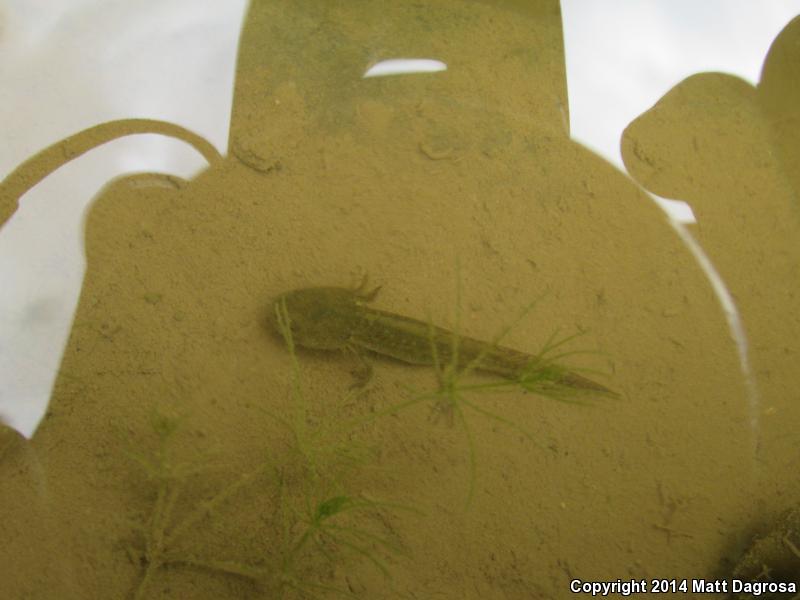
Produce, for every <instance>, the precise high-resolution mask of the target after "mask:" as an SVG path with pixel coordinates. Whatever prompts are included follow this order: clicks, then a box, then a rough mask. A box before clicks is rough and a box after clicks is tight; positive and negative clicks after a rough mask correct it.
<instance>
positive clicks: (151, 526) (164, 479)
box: [127, 411, 264, 600]
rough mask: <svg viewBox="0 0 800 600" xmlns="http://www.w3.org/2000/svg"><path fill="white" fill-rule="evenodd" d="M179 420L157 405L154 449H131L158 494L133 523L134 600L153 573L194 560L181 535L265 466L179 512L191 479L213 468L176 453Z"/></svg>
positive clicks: (130, 549)
mask: <svg viewBox="0 0 800 600" xmlns="http://www.w3.org/2000/svg"><path fill="white" fill-rule="evenodd" d="M180 423H181V419H179V418H176V417H170V416H166V415H165V414H163V413H160V412H158V411H154V412H153V414H152V415H151V418H150V424H151V426H152V428H153V431H154V433H155V434H156V437H157V445H156V449H155V451H154V452H153V453H152V455H146V454H143V453H141V452H138V451H137V452H133V451H130V452H128V455H129V456H130V457H131V458H132V459H133V460H134V461H135V462H136V463H137V464H138V465H139V466H140V467H141V468H142V469H143V470H144V472H145V474H146V475H147V477H148V480H150V481H151V482H152V483H153V484H154V487H155V500H154V502H153V506H152V508H151V510H150V513H149V515H148V516H147V517H146V518H145V519H144V521H143V522H139V523H134V524H133V529H134V532H135V540H133V541H132V542H131V543H129V544H127V551H128V555H129V556H130V557H131V558H132V559H133V560H134V562H135V563H137V564H139V565H141V568H142V573H141V577H140V579H139V583H138V584H137V586H136V589H135V591H134V595H133V598H134V600H141V599H143V598H145V597H146V595H147V591H148V590H149V588H150V585H151V583H152V580H153V578H154V577H155V575H156V573H157V572H158V571H159V570H160V569H162V568H163V567H165V566H169V565H179V564H188V563H190V562H191V560H190V559H189V558H188V556H187V555H186V554H185V553H183V552H182V551H181V549H180V547H179V543H180V541H181V540H182V539H183V538H185V537H186V536H187V534H189V533H191V532H193V531H195V530H196V529H197V528H199V527H200V526H201V524H202V522H203V521H204V520H206V519H207V518H208V517H209V515H210V514H212V513H213V512H214V511H216V510H217V509H218V508H219V507H220V506H221V505H222V504H224V503H225V502H227V501H228V500H229V499H230V498H231V497H233V496H234V495H235V494H236V493H237V492H238V491H239V490H241V489H242V488H243V487H244V486H246V485H248V484H249V483H251V482H252V481H253V480H255V479H256V478H257V477H258V476H259V475H261V474H262V473H263V471H264V468H263V467H262V466H260V467H259V468H257V469H255V470H253V471H250V472H248V473H245V474H244V475H241V476H239V477H238V478H237V479H235V480H234V481H233V482H231V483H229V484H227V485H225V486H223V487H222V488H221V489H219V490H218V491H217V492H216V493H215V494H213V495H212V496H211V497H210V498H208V499H206V500H204V501H201V502H198V503H196V504H195V506H194V507H193V508H191V509H190V510H189V512H188V513H187V514H185V515H183V516H182V517H179V516H177V515H176V512H177V511H176V506H177V505H178V504H179V501H180V500H181V497H182V496H183V495H185V492H186V488H187V483H188V481H189V479H191V478H192V477H193V476H196V475H199V474H201V473H203V472H205V471H206V470H207V469H208V464H206V463H202V462H200V461H197V462H179V461H178V460H177V459H176V457H175V453H174V451H173V443H174V439H175V434H176V432H177V431H178V429H179V427H180Z"/></svg>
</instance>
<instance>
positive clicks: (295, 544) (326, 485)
mask: <svg viewBox="0 0 800 600" xmlns="http://www.w3.org/2000/svg"><path fill="white" fill-rule="evenodd" d="M335 289H338V288H335ZM460 294H461V291H460V288H459V290H458V297H457V303H456V319H455V321H456V322H455V328H454V331H453V332H452V333H450V332H448V334H449V336H448V338H447V344H446V345H444V344H443V343H442V339H441V337H440V336H441V332H442V331H445V330H441V329H438V328H435V327H434V326H433V325H427V327H426V333H425V335H424V338H423V341H424V343H425V344H427V345H428V351H429V352H430V355H431V363H432V367H433V372H434V373H435V386H434V387H433V388H432V389H428V390H417V389H410V388H406V393H407V395H408V397H407V399H406V400H403V401H401V402H398V403H395V404H393V405H390V406H388V407H385V408H383V409H381V410H378V411H376V412H374V413H372V414H371V415H370V416H369V417H360V418H358V417H357V418H355V419H353V418H350V419H347V420H345V419H340V420H337V419H322V420H318V419H314V418H312V416H311V414H310V412H311V411H310V404H309V402H308V400H307V398H306V396H305V392H304V389H303V382H302V377H301V368H300V364H299V361H298V357H297V352H296V346H295V345H296V340H295V338H294V334H295V332H296V331H297V329H296V328H294V327H293V326H292V314H291V313H290V310H289V309H288V308H287V304H286V302H285V300H284V301H281V302H276V303H275V304H274V305H273V308H274V310H275V313H274V316H273V319H274V321H273V322H274V324H275V327H276V328H277V330H278V331H279V333H280V335H281V336H282V338H283V340H284V343H285V345H286V347H287V349H288V351H289V357H290V361H291V362H290V365H291V377H290V388H289V399H290V403H289V409H288V410H287V411H286V412H282V413H280V414H278V413H275V412H274V411H271V410H267V409H264V412H265V413H266V414H267V415H268V417H269V418H270V419H271V420H272V421H274V422H275V423H277V424H278V425H279V431H282V432H283V434H284V436H283V442H282V443H281V442H279V441H278V440H279V439H280V436H278V437H277V438H276V437H275V436H271V439H272V446H271V449H270V451H269V455H267V453H266V452H265V455H264V457H263V459H262V460H261V461H259V463H258V464H256V465H255V467H253V468H252V469H251V470H249V471H248V472H246V473H244V474H241V475H239V476H238V477H234V478H232V479H231V480H229V481H227V482H223V483H214V482H216V481H217V479H214V478H213V477H209V471H210V470H211V469H210V465H209V461H208V460H206V459H203V458H202V457H197V458H195V459H193V460H190V461H181V460H179V458H178V454H179V452H177V451H176V443H175V442H176V438H177V437H180V436H179V433H180V429H181V422H182V421H181V419H178V418H173V417H168V416H165V415H163V414H161V413H159V412H155V413H153V415H152V416H151V419H150V424H151V427H152V431H153V434H154V435H155V438H156V439H155V446H154V449H152V450H151V451H150V452H142V451H141V450H137V451H135V452H129V455H130V456H131V457H132V459H133V460H134V461H135V462H136V463H137V464H138V465H139V466H140V467H141V469H142V471H143V472H144V474H145V475H146V477H147V481H148V482H149V484H148V490H149V491H148V494H149V495H150V496H151V500H150V507H149V509H148V511H147V512H146V514H145V515H143V516H141V518H140V519H138V520H137V522H136V523H134V524H133V525H132V535H131V536H130V539H128V540H126V543H125V548H126V550H127V553H128V556H129V557H130V558H131V560H132V561H133V562H134V564H135V565H137V566H138V567H139V569H140V572H139V575H138V579H137V582H136V583H135V589H134V592H133V598H134V600H143V599H144V598H147V597H149V596H148V594H150V593H151V592H152V591H153V588H154V582H155V581H156V580H157V578H158V575H159V572H160V571H161V570H162V569H164V568H170V569H173V568H183V569H192V570H195V571H201V572H205V573H208V574H216V575H218V576H223V577H230V578H234V579H235V580H237V581H239V582H242V581H244V582H250V584H251V585H253V586H254V587H255V588H256V589H258V590H261V591H262V592H263V593H264V594H265V595H266V596H267V597H270V598H311V599H315V598H329V597H346V598H347V597H349V598H358V597H363V595H361V594H360V593H356V591H354V589H353V588H352V586H351V579H350V578H349V576H347V575H346V574H348V573H352V572H354V571H353V570H354V569H358V570H359V571H358V572H361V565H363V566H365V567H367V569H368V570H371V571H372V572H373V573H375V574H380V576H381V577H380V578H381V579H383V580H384V581H386V582H387V583H388V584H391V580H392V565H393V564H394V562H395V561H396V560H397V559H400V558H401V557H403V556H405V555H406V551H405V549H404V546H403V544H402V543H401V540H400V538H399V537H398V535H397V534H396V533H395V532H394V528H393V527H392V526H391V525H390V523H391V521H392V518H393V517H394V516H396V515H397V514H398V512H400V511H403V512H410V513H413V514H416V515H421V514H422V513H421V512H420V511H419V510H417V509H416V508H414V507H410V506H407V505H403V504H400V503H396V502H391V501H379V500H375V499H372V498H370V497H369V495H368V494H367V493H365V492H364V489H363V484H359V481H364V473H365V472H366V471H367V470H368V469H371V468H376V467H378V465H376V455H375V453H373V452H372V451H371V449H370V448H369V447H368V446H367V445H366V444H364V443H362V442H360V441H359V438H358V436H356V435H353V434H354V431H355V429H356V428H357V427H359V426H360V427H363V426H365V425H368V424H370V423H372V422H374V421H375V420H376V419H379V418H381V417H383V416H387V415H390V414H397V413H400V412H402V411H403V410H405V409H407V408H410V407H413V406H415V405H418V404H423V403H428V404H429V405H430V406H431V419H432V420H433V421H437V420H439V419H440V418H444V419H446V420H447V421H448V422H450V423H451V424H456V423H457V424H458V426H459V427H460V428H461V429H462V430H463V432H464V435H465V437H466V439H467V447H468V453H469V491H468V493H467V495H466V503H467V505H469V504H470V502H471V501H472V497H473V495H474V491H475V479H476V472H477V458H476V454H477V452H476V448H475V439H474V434H473V428H472V425H471V416H470V414H472V415H478V416H479V417H483V418H486V419H489V420H491V421H493V422H496V423H500V424H502V425H503V426H506V427H508V428H511V429H514V430H516V431H518V432H520V433H522V434H523V435H524V436H525V437H526V438H527V439H529V440H532V441H534V442H536V438H535V436H534V435H533V434H532V433H531V432H530V431H528V430H527V429H526V428H525V426H524V425H522V424H520V423H517V422H515V421H513V420H511V419H509V418H506V417H505V416H503V415H502V414H499V413H497V412H495V411H493V410H490V409H488V408H486V407H485V406H484V405H483V403H481V402H480V400H479V395H480V394H485V393H487V392H492V393H499V392H507V391H516V392H517V393H534V394H538V395H542V396H546V397H549V398H554V399H557V400H562V401H577V402H582V401H585V400H586V399H587V398H588V397H589V395H597V394H600V395H605V396H612V397H613V396H615V394H614V393H613V392H611V391H610V390H607V389H606V388H604V387H603V386H600V385H599V384H595V383H594V382H592V381H591V380H588V379H585V378H583V377H581V376H580V375H577V374H576V373H575V372H574V370H570V369H567V368H566V367H565V366H564V365H563V364H562V361H563V359H565V358H567V357H569V356H571V355H573V354H577V352H572V351H565V350H564V349H563V348H564V347H565V346H566V344H567V343H568V342H570V341H572V340H573V339H574V337H575V336H570V337H565V338H558V337H557V335H556V334H554V335H553V336H552V337H551V338H550V339H549V340H548V341H547V342H546V343H545V344H544V346H543V347H542V349H541V351H540V352H539V353H537V354H536V355H525V356H526V357H527V362H526V364H525V365H524V368H520V369H518V370H515V371H514V372H511V373H507V374H506V376H504V377H497V376H494V377H488V378H487V377H486V376H482V377H480V378H476V377H472V376H471V375H473V372H475V371H484V372H485V371H486V369H485V368H483V367H484V366H485V364H486V363H485V362H484V361H485V360H486V359H487V356H490V355H491V354H492V352H495V351H496V350H497V348H501V347H500V346H499V343H500V341H501V340H502V339H503V338H504V337H505V336H506V334H507V333H508V332H509V331H511V330H512V329H513V327H514V326H515V325H516V324H517V323H518V322H519V321H520V320H521V319H522V318H524V317H525V315H526V314H528V312H529V311H530V310H531V309H532V308H533V307H534V306H535V305H536V302H532V303H531V304H530V305H529V306H528V307H526V308H525V310H524V311H523V312H522V314H521V315H520V316H519V318H518V319H517V320H515V321H514V322H513V323H511V324H509V325H508V326H507V327H505V328H504V329H503V330H502V331H500V332H499V334H498V335H497V336H496V337H495V338H494V339H493V340H492V341H491V342H489V343H481V344H482V346H481V350H480V351H479V352H474V351H471V350H472V349H470V351H468V352H466V353H465V352H464V344H465V340H469V339H470V338H465V337H462V336H461V335H460V333H459V331H460V329H459V326H460V303H461V298H460ZM437 336H439V337H438V338H437ZM465 354H466V357H465ZM318 421H320V422H318ZM378 472H380V471H378ZM218 476H219V475H218V474H217V477H218ZM209 488H212V489H211V491H208V490H209ZM213 488H215V489H213ZM201 490H204V491H201ZM195 498H202V499H199V500H197V499H195ZM242 511H244V512H246V513H247V514H253V515H257V517H258V519H257V520H258V522H259V523H260V524H261V525H262V526H261V527H260V528H259V529H258V530H257V531H255V532H248V535H251V536H255V541H254V542H253V543H251V544H248V545H247V548H249V549H251V550H250V551H251V553H252V552H253V550H252V549H253V548H260V549H261V551H260V552H259V553H258V554H257V555H253V556H250V555H245V556H242V554H241V553H238V554H237V550H238V549H239V548H240V547H241V540H240V539H238V538H237V535H241V533H238V534H237V532H236V531H235V528H234V527H233V526H232V525H231V527H229V524H230V523H231V521H230V519H231V518H235V516H236V515H237V514H240V513H241V512H242ZM231 528H232V529H234V530H230V531H229V529H231ZM204 534H205V535H206V536H208V535H212V536H214V543H213V544H211V545H204V544H203V543H202V542H198V540H200V539H202V537H203V535H204ZM193 542H194V543H193ZM212 548H213V549H212ZM232 557H236V558H232ZM344 582H346V583H344ZM240 585H241V583H240Z"/></svg>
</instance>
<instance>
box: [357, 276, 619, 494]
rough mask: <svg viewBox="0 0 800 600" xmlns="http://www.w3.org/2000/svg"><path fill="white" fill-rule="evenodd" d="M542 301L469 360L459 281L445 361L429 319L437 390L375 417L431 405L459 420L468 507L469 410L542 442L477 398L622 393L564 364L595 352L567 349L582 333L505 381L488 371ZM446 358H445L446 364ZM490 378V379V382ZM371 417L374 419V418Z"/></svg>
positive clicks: (472, 455)
mask: <svg viewBox="0 0 800 600" xmlns="http://www.w3.org/2000/svg"><path fill="white" fill-rule="evenodd" d="M541 299H542V297H539V298H537V299H535V300H533V301H532V302H530V303H529V304H528V305H527V306H526V307H525V308H524V309H523V310H522V311H521V313H520V314H519V316H518V317H517V318H516V319H514V320H513V321H512V322H511V323H509V324H508V325H506V326H505V327H503V328H502V329H501V330H500V331H499V332H498V333H497V335H495V337H494V338H493V339H492V340H491V342H489V343H488V344H483V345H482V350H481V351H480V352H478V353H477V354H474V356H472V357H471V358H469V359H468V360H463V359H462V356H461V344H462V340H464V339H468V338H464V337H462V335H461V333H460V332H461V328H460V325H461V279H460V277H458V278H457V286H456V303H455V323H454V328H453V331H452V334H451V335H450V336H449V342H450V343H449V351H448V352H446V356H445V357H442V356H440V354H442V352H441V348H442V345H441V340H437V339H436V336H438V335H441V331H442V330H441V329H439V328H436V327H434V326H433V325H432V324H431V320H430V319H428V323H429V328H428V341H429V344H430V352H431V354H432V356H433V368H434V373H435V375H436V386H435V388H434V389H432V390H427V391H419V390H416V389H412V388H406V389H407V392H408V393H409V398H408V399H407V400H405V401H403V402H400V403H397V404H394V405H392V406H389V407H388V408H385V409H383V410H382V411H380V412H379V413H377V415H375V416H381V415H386V414H396V413H398V412H400V411H402V410H404V409H407V408H410V407H412V406H415V405H418V404H421V403H431V420H432V421H434V422H436V421H438V420H439V419H440V418H442V417H444V418H445V419H446V420H447V421H448V423H449V424H450V425H453V424H454V422H456V421H457V422H458V424H459V426H460V427H461V428H462V430H463V431H464V435H465V437H466V439H467V447H468V461H469V490H468V493H467V498H466V505H467V506H469V505H470V504H471V502H472V498H473V496H474V491H475V480H476V475H477V457H476V450H475V440H474V436H473V434H472V429H471V427H470V422H469V419H468V418H467V413H468V412H470V411H471V412H473V413H475V414H478V415H480V416H482V417H485V418H487V419H489V420H491V421H494V422H497V423H500V424H501V425H504V426H506V427H509V428H511V429H514V430H516V431H518V432H519V433H521V434H522V435H523V436H524V437H525V438H527V439H528V440H530V441H532V442H533V443H535V444H538V443H539V442H538V440H537V438H536V436H535V435H534V434H533V433H532V432H530V431H529V430H528V429H527V428H526V427H524V426H522V425H520V424H519V423H516V422H514V421H512V420H510V419H508V418H506V417H504V416H503V415H501V414H498V413H497V412H495V411H492V410H489V409H487V408H485V407H484V406H481V405H480V404H479V402H478V400H477V399H475V398H474V396H475V395H477V394H487V393H492V394H495V393H499V392H517V393H519V392H524V393H532V394H536V395H539V396H544V397H547V398H550V399H554V400H558V401H562V402H571V403H576V404H588V401H589V399H590V398H597V397H606V398H616V397H618V394H617V393H616V392H613V391H612V390H609V389H608V388H606V387H604V386H602V385H599V384H597V383H595V382H594V381H591V380H589V379H586V378H584V377H582V376H581V375H579V374H578V373H577V372H576V371H577V370H578V369H575V368H572V367H569V368H568V367H567V366H566V365H565V364H564V363H563V360H564V359H566V358H568V357H570V356H575V355H578V354H594V352H591V351H586V350H569V351H567V350H564V349H563V348H564V346H566V345H567V344H568V343H569V342H571V341H572V340H574V339H575V338H577V337H578V336H579V335H582V332H579V333H576V334H573V335H570V336H566V337H562V338H559V337H558V331H556V332H554V333H553V334H552V335H551V336H550V338H549V339H548V340H547V341H546V342H545V344H544V345H543V346H542V348H541V349H540V350H539V352H538V353H536V354H533V355H530V356H529V357H527V362H526V364H524V365H523V366H521V368H519V369H518V370H516V371H514V372H511V373H508V374H507V376H506V377H502V378H499V377H496V376H491V375H486V369H484V368H483V365H484V360H485V359H486V358H487V357H488V356H489V355H490V354H491V353H492V352H493V351H495V350H496V349H498V348H501V346H500V342H501V341H502V340H503V339H504V338H505V337H506V336H507V335H508V334H509V333H510V332H511V331H512V330H513V329H514V327H516V326H517V325H518V324H519V323H520V322H521V321H522V320H523V319H524V318H525V317H526V316H527V315H528V314H529V313H530V312H531V311H532V310H533V308H534V307H535V306H536V305H537V304H538V303H539V302H540V301H541ZM445 359H446V360H445ZM476 371H481V372H482V374H483V377H482V379H483V380H482V381H477V382H476V381H474V380H472V379H471V378H470V377H469V376H470V375H471V374H473V373H474V372H476ZM487 377H488V379H487ZM370 418H371V419H372V418H374V416H373V417H370Z"/></svg>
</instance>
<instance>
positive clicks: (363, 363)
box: [345, 344, 373, 390]
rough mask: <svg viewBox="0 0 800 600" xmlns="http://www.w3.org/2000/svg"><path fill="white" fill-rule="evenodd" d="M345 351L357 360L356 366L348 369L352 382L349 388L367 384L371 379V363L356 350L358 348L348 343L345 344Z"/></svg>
mask: <svg viewBox="0 0 800 600" xmlns="http://www.w3.org/2000/svg"><path fill="white" fill-rule="evenodd" d="M345 347H346V348H347V351H348V352H350V354H351V355H353V356H354V357H355V359H356V361H357V363H358V364H357V365H356V367H355V368H354V369H353V370H352V371H350V373H351V374H352V375H353V383H352V384H351V385H350V389H351V390H352V389H362V388H364V387H366V386H367V384H368V383H369V382H370V381H372V374H373V371H372V365H371V364H370V363H369V361H367V359H366V358H365V357H364V354H363V353H362V352H360V351H359V350H358V348H356V347H354V346H352V345H350V344H348V345H347V346H345Z"/></svg>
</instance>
